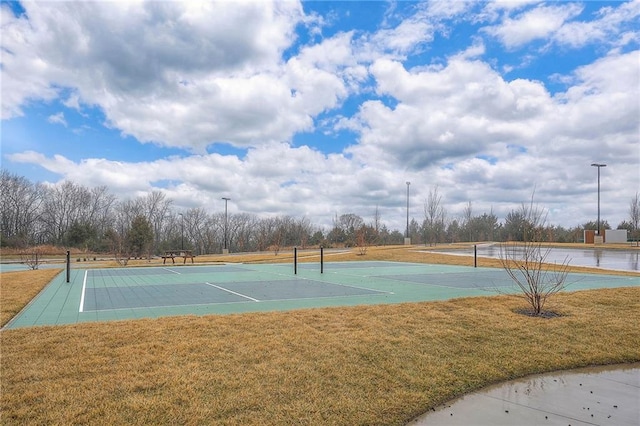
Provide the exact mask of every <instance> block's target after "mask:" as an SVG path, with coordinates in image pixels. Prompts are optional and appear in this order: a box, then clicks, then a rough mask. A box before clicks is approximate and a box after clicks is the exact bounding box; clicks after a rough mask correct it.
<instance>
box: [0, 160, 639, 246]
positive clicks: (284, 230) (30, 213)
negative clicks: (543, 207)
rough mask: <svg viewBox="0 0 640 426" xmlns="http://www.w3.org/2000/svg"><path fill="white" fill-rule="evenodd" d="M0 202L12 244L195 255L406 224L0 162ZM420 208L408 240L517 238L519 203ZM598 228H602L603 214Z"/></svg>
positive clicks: (553, 234) (633, 225) (381, 241)
mask: <svg viewBox="0 0 640 426" xmlns="http://www.w3.org/2000/svg"><path fill="white" fill-rule="evenodd" d="M0 202H1V205H2V212H1V218H0V225H1V231H0V244H1V246H2V247H12V248H17V249H26V248H28V247H32V246H38V245H54V246H60V247H67V248H71V247H73V248H78V249H81V250H84V251H89V252H97V253H101V252H103V253H115V252H120V253H127V254H128V255H131V256H142V255H149V254H160V253H162V252H163V251H165V250H176V249H185V250H186V249H188V250H193V252H194V254H198V255H200V254H207V253H219V252H221V250H222V247H224V246H227V247H228V248H229V250H230V251H232V252H249V251H264V250H273V251H275V253H276V254H277V253H278V251H279V250H280V248H282V247H292V246H298V247H309V246H320V245H322V246H324V247H344V246H347V247H353V246H359V247H366V246H369V245H385V244H402V243H403V241H404V237H405V236H406V233H407V230H406V229H405V230H403V232H401V231H399V230H390V229H389V228H388V227H387V226H386V225H385V224H384V223H383V222H382V218H381V216H380V214H379V210H378V208H375V210H374V211H373V212H372V219H371V220H369V221H366V220H365V219H364V218H362V217H361V216H358V215H356V214H354V213H345V214H342V215H336V216H335V218H334V219H333V223H332V226H331V227H330V229H323V228H321V227H320V226H317V225H314V224H312V223H311V222H310V220H309V219H308V218H306V217H302V218H295V217H291V216H286V215H280V216H276V217H268V218H261V217H258V216H257V215H255V214H249V213H232V214H228V215H225V214H224V212H208V211H206V210H205V209H203V208H200V207H195V208H191V209H188V210H181V211H178V210H177V208H176V207H175V206H174V205H173V201H172V200H171V199H168V198H167V197H166V195H165V194H164V193H163V192H161V191H151V192H150V193H148V194H146V195H143V196H139V197H137V198H135V199H126V200H119V199H118V198H117V197H116V196H115V195H114V194H112V193H110V192H109V189H108V188H107V187H106V186H100V187H95V188H88V187H85V186H83V185H81V184H77V183H74V182H70V181H66V182H63V183H61V184H59V185H45V184H42V183H33V182H31V181H29V180H28V179H26V178H25V177H22V176H19V175H16V174H13V173H10V172H8V171H5V170H2V172H1V176H0ZM422 207H423V209H422V210H423V211H422V212H421V213H422V214H421V217H420V218H415V217H414V218H413V219H412V220H411V221H410V223H409V229H408V233H409V237H410V238H411V240H412V243H414V244H431V245H433V244H437V243H455V242H463V241H488V240H490V241H522V240H523V238H524V235H523V232H524V230H525V229H527V217H526V214H525V213H526V211H525V209H523V208H517V209H514V210H513V211H511V212H510V213H509V214H507V216H506V217H505V219H504V221H502V222H500V221H499V219H498V217H497V216H496V215H495V214H494V213H493V212H492V211H490V212H488V213H486V212H483V213H481V214H474V213H475V212H474V211H473V205H472V203H471V202H469V203H468V204H467V206H466V208H465V209H464V213H463V215H462V217H459V218H448V217H447V214H446V211H445V209H444V207H443V203H442V196H441V195H440V193H439V192H438V188H437V187H434V188H432V190H431V191H430V193H429V196H428V198H427V199H425V200H424V203H423V206H422ZM639 222H640V201H639V199H638V194H637V193H636V196H635V198H634V199H633V200H632V201H631V204H630V209H629V220H628V221H623V222H622V223H620V224H619V225H618V228H625V229H628V230H629V231H630V233H631V235H632V236H635V238H638V224H639ZM601 227H602V228H604V229H609V228H610V226H609V224H608V223H607V221H606V220H605V221H602V222H601ZM596 228H597V224H596V223H595V222H593V221H592V222H589V223H586V224H583V225H581V226H576V227H574V228H569V229H566V228H563V227H561V226H553V225H544V228H543V229H541V230H540V231H541V232H540V235H542V236H543V238H544V239H545V241H557V242H579V241H581V240H582V237H583V230H584V229H596ZM225 239H226V241H225Z"/></svg>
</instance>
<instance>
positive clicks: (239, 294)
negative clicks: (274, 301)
mask: <svg viewBox="0 0 640 426" xmlns="http://www.w3.org/2000/svg"><path fill="white" fill-rule="evenodd" d="M205 284H206V285H208V286H211V287H214V288H217V289H218V290H222V291H226V292H227V293H231V294H235V295H236V296H240V297H244V298H245V299H249V300H253V301H254V302H260V300H258V299H254V298H253V297H250V296H247V295H245V294H242V293H238V292H235V291H232V290H229V289H228V288H224V287H220V286H218V285H215V284H211V283H210V282H205Z"/></svg>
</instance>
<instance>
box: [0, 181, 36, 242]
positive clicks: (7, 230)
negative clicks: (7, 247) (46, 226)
mask: <svg viewBox="0 0 640 426" xmlns="http://www.w3.org/2000/svg"><path fill="white" fill-rule="evenodd" d="M44 192H45V188H44V187H43V186H42V185H40V184H36V185H34V184H32V183H31V182H29V181H28V180H27V179H26V178H24V177H22V176H17V175H14V174H11V173H9V172H7V171H5V170H3V171H2V173H1V174H0V204H1V205H2V208H1V209H0V226H1V229H2V235H1V237H2V239H3V241H4V242H7V241H9V242H10V243H11V244H12V245H15V246H18V247H20V246H22V247H26V246H27V245H29V244H30V243H32V242H34V240H35V239H36V233H37V230H38V228H37V222H38V221H39V218H40V207H41V204H42V199H43V195H44Z"/></svg>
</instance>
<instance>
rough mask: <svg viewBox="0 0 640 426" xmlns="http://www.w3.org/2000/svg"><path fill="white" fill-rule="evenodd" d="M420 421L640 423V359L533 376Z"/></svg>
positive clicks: (523, 425) (580, 425)
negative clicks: (629, 362) (627, 362)
mask: <svg viewBox="0 0 640 426" xmlns="http://www.w3.org/2000/svg"><path fill="white" fill-rule="evenodd" d="M409 424H410V425H411V426H417V425H478V426H480V425H492V426H494V425H521V426H527V425H545V426H546V425H564V426H567V425H570V426H583V425H617V426H626V425H629V426H638V425H640V363H635V364H624V365H614V366H604V367H592V368H583V369H577V370H571V371H567V372H556V373H551V374H544V375H537V376H529V377H525V378H522V379H519V380H514V381H511V382H507V383H503V384H498V385H494V386H491V387H488V388H486V389H483V390H481V391H479V392H476V393H473V394H469V395H465V396H463V397H461V398H459V399H457V400H454V401H451V402H449V403H448V404H445V405H444V406H442V407H439V408H437V409H436V410H435V411H431V412H429V413H426V414H425V415H423V416H421V417H420V418H418V419H416V420H414V421H412V422H411V423H409Z"/></svg>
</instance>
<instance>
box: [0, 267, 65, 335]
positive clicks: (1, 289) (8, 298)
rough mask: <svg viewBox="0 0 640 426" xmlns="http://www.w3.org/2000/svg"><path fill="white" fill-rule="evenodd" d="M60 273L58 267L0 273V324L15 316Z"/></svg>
mask: <svg viewBox="0 0 640 426" xmlns="http://www.w3.org/2000/svg"><path fill="white" fill-rule="evenodd" d="M59 273H60V269H38V270H35V271H15V272H3V273H1V274H0V326H3V325H5V324H6V323H7V322H9V320H10V319H11V318H13V317H14V316H16V315H17V314H18V312H20V310H22V308H24V307H25V306H26V304H27V303H29V301H30V300H31V299H33V298H34V297H35V296H36V295H37V294H38V293H39V292H40V290H42V288H43V287H44V285H46V283H48V282H49V281H51V280H52V279H53V277H55V276H56V275H58V274H59Z"/></svg>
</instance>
